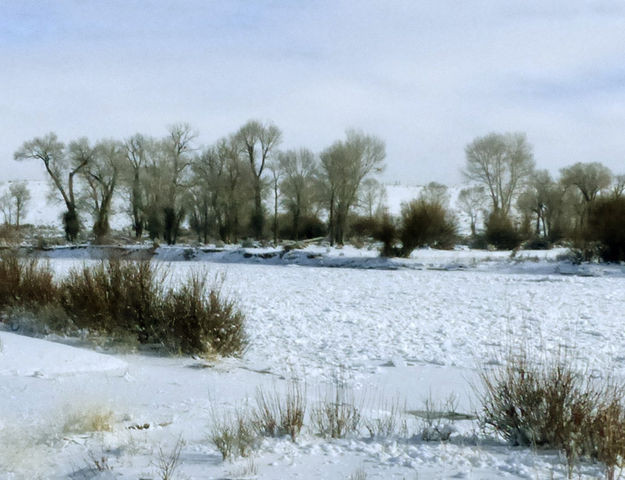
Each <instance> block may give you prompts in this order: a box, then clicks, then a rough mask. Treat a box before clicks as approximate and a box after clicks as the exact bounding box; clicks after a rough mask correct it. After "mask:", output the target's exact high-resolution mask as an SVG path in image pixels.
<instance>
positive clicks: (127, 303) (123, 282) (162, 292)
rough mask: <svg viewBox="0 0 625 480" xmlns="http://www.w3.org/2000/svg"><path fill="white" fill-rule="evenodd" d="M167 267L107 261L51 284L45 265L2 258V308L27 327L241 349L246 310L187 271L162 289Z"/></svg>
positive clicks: (193, 349)
mask: <svg viewBox="0 0 625 480" xmlns="http://www.w3.org/2000/svg"><path fill="white" fill-rule="evenodd" d="M165 279H166V275H165V273H163V272H162V271H160V270H159V269H158V268H157V267H155V266H154V265H153V264H152V263H150V261H148V260H146V261H138V262H133V261H124V260H118V259H115V260H107V261H103V262H101V263H99V264H98V265H95V266H88V265H84V266H83V267H82V268H79V269H73V270H71V271H70V273H69V274H68V276H67V277H66V278H64V279H63V280H61V281H60V282H56V281H55V280H54V276H53V273H52V270H51V268H50V266H49V265H48V264H41V263H40V262H38V261H37V260H36V259H20V258H18V257H17V255H15V254H5V255H3V256H2V257H0V311H1V312H2V313H3V314H4V315H5V316H8V318H9V320H10V321H11V322H12V323H15V325H16V328H22V329H23V330H24V331H25V332H27V333H38V334H39V333H43V334H47V333H52V332H54V333H61V334H68V333H71V331H73V330H75V329H85V330H87V331H88V332H89V333H90V334H103V335H106V336H110V337H112V338H115V339H130V340H131V341H138V342H139V343H142V344H146V343H159V344H162V345H164V346H166V347H167V348H169V349H171V350H174V351H176V352H180V353H185V354H195V353H200V354H202V353H218V354H221V355H239V354H242V353H243V352H244V350H245V347H246V346H247V337H246V335H245V331H244V315H243V313H242V312H241V311H240V310H239V308H238V306H237V304H236V302H234V301H233V300H229V299H224V298H223V296H222V294H221V290H220V289H219V288H218V286H214V287H212V288H209V286H208V284H207V281H206V277H205V276H201V275H198V274H192V275H191V277H190V278H189V279H188V280H187V281H186V283H184V284H183V285H182V286H181V287H180V288H179V289H177V290H175V289H172V288H170V289H168V290H166V289H164V288H163V287H162V285H163V284H164V281H165Z"/></svg>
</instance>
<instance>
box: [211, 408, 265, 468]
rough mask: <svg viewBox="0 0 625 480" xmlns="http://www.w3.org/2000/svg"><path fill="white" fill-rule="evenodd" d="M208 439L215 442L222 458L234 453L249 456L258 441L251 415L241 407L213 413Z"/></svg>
mask: <svg viewBox="0 0 625 480" xmlns="http://www.w3.org/2000/svg"><path fill="white" fill-rule="evenodd" d="M210 440H211V441H212V442H213V443H214V444H215V446H216V447H217V450H219V452H220V453H221V456H222V458H223V459H224V460H227V459H230V458H232V457H233V456H234V455H238V456H241V457H247V456H249V455H250V454H251V453H252V452H253V451H254V449H255V448H256V445H257V443H258V437H257V435H256V431H255V428H254V423H253V420H252V418H251V416H250V415H249V414H248V413H247V411H246V410H244V409H243V408H239V409H237V410H235V411H234V412H230V413H229V414H227V413H222V414H221V415H216V414H213V422H212V425H211V431H210Z"/></svg>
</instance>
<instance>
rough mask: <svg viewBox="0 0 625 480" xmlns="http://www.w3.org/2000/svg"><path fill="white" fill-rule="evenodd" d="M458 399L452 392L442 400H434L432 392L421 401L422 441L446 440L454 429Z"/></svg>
mask: <svg viewBox="0 0 625 480" xmlns="http://www.w3.org/2000/svg"><path fill="white" fill-rule="evenodd" d="M457 404H458V400H457V397H456V395H454V394H453V393H452V394H450V395H449V397H447V399H446V400H445V401H444V402H436V401H434V399H433V398H432V394H431V393H430V395H428V397H427V398H426V399H425V400H424V401H423V411H422V412H421V413H422V422H423V426H422V429H421V440H423V441H424V442H446V441H448V440H449V439H450V437H451V434H452V433H453V431H454V429H453V428H452V426H451V425H450V423H453V418H454V415H455V414H456V408H457Z"/></svg>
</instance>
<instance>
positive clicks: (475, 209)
mask: <svg viewBox="0 0 625 480" xmlns="http://www.w3.org/2000/svg"><path fill="white" fill-rule="evenodd" d="M487 200H488V197H487V195H486V191H485V190H484V186H483V185H474V186H472V187H467V188H463V189H462V190H460V193H459V194H458V207H459V208H460V211H462V212H464V213H466V214H467V216H468V217H469V221H470V222H471V235H472V236H474V237H475V235H476V233H477V232H476V228H475V225H476V223H477V218H478V216H479V214H480V212H481V211H482V210H483V209H484V203H485V202H486V201H487Z"/></svg>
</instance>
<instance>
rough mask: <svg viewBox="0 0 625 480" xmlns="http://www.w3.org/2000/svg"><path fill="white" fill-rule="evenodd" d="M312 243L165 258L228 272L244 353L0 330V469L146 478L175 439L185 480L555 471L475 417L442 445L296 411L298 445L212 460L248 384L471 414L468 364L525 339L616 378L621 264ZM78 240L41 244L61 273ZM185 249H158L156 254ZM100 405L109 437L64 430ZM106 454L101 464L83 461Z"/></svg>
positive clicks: (268, 444)
mask: <svg viewBox="0 0 625 480" xmlns="http://www.w3.org/2000/svg"><path fill="white" fill-rule="evenodd" d="M315 248H317V249H319V248H320V247H310V249H311V250H309V251H306V252H305V253H303V254H301V253H300V254H297V255H298V258H305V259H307V260H309V261H310V263H308V264H306V263H305V262H303V260H302V262H301V263H298V262H295V261H288V258H287V260H284V259H280V257H279V256H278V257H275V256H274V257H271V256H270V257H267V258H263V257H262V256H258V255H255V254H256V253H271V250H267V251H257V250H248V251H240V250H229V249H226V253H223V252H221V253H219V252H218V253H215V252H212V253H211V252H199V253H198V252H196V255H195V256H192V255H190V254H188V253H187V254H186V255H187V256H186V258H187V259H189V258H193V259H192V260H187V261H175V262H167V264H166V267H167V268H168V269H169V272H170V277H169V278H170V280H169V281H171V282H178V281H179V279H180V278H181V277H184V276H186V275H188V274H189V273H190V272H191V271H198V270H200V271H204V272H206V274H208V275H209V276H215V277H216V278H217V277H223V291H224V293H226V294H228V295H230V296H232V297H234V298H236V299H238V300H239V302H240V304H241V308H242V309H243V311H244V312H245V314H246V317H247V331H248V333H249V337H250V346H249V349H248V351H247V352H246V353H245V355H244V356H243V358H242V359H222V360H216V361H215V360H203V359H194V358H188V357H162V356H156V355H153V354H146V353H123V352H111V351H98V349H96V348H94V347H92V346H91V347H90V346H89V345H84V344H81V343H80V342H78V341H76V340H67V339H65V340H63V339H56V340H61V342H60V343H59V342H53V341H51V340H54V339H33V338H28V337H23V336H20V335H18V334H17V333H13V332H10V331H8V330H7V331H0V341H1V342H2V351H1V352H0V412H1V416H0V472H1V473H0V478H2V479H21V478H25V479H26V478H28V479H30V478H54V479H61V478H94V477H95V478H128V479H131V478H132V479H136V478H145V479H147V478H153V479H157V478H161V477H160V476H159V470H158V467H157V466H156V464H157V463H158V459H159V456H160V452H161V451H162V452H163V455H165V456H166V455H167V454H168V452H170V451H171V450H172V448H173V447H174V445H175V444H176V442H177V440H178V439H179V438H183V439H184V441H185V445H184V446H183V448H182V453H181V457H180V474H181V476H180V478H198V479H204V478H206V479H225V478H262V479H265V478H267V479H287V478H299V479H317V478H327V479H347V478H350V476H354V475H355V474H356V472H358V471H359V470H360V471H364V472H365V473H366V478H368V479H388V478H397V479H403V478H405V479H414V478H419V479H424V478H475V479H483V478H484V479H495V478H528V479H536V478H539V479H540V478H563V477H564V476H565V471H566V469H565V467H564V462H563V460H562V459H561V458H560V457H559V455H558V454H557V453H555V452H550V451H532V450H530V449H525V448H512V447H509V446H507V445H505V444H504V443H503V442H501V441H499V440H497V439H496V438H495V437H493V436H492V435H489V434H485V433H483V432H482V431H481V430H480V429H479V426H478V424H477V422H476V421H474V420H462V421H456V422H455V423H454V424H453V425H452V429H453V432H454V433H453V434H452V436H451V439H450V440H449V441H448V442H436V441H435V442H426V441H423V440H422V439H421V438H420V437H419V433H420V432H421V431H422V429H423V421H422V420H420V419H419V418H418V417H416V416H414V415H412V414H410V413H408V414H406V417H407V418H408V433H407V434H403V435H398V436H392V437H390V438H378V439H373V440H372V439H370V438H368V435H367V433H366V430H364V429H363V431H361V432H360V433H359V434H358V435H354V436H352V437H350V438H347V439H343V440H327V439H322V438H320V437H318V436H317V435H315V431H314V428H312V425H311V424H310V422H307V423H308V426H307V427H305V429H304V432H303V434H302V436H301V437H300V438H299V439H298V440H297V442H295V443H293V442H291V441H290V440H289V439H288V438H278V439H275V438H268V439H265V440H263V442H262V444H261V445H260V446H259V448H258V450H257V451H256V453H255V454H254V456H253V457H252V460H249V459H237V460H234V461H225V462H224V461H222V460H221V456H220V454H219V452H218V451H217V449H216V448H215V446H214V445H212V443H211V442H210V441H209V432H210V425H211V423H212V422H213V419H214V418H215V417H219V416H220V415H222V412H226V411H229V410H231V409H233V408H236V407H242V406H244V405H245V404H246V402H247V404H249V405H253V404H254V398H255V392H256V389H257V387H259V386H262V387H263V388H264V389H266V390H273V389H277V390H281V391H282V390H284V389H285V388H286V384H287V383H288V381H289V380H290V379H298V380H301V381H302V382H305V385H306V397H307V398H308V405H309V409H310V407H311V406H312V405H314V404H315V402H318V401H319V399H320V397H322V396H323V393H324V392H325V391H326V389H327V388H328V386H329V385H331V384H332V383H333V382H334V381H335V380H336V379H337V378H340V379H342V380H343V381H345V382H346V383H347V385H349V387H350V388H351V389H353V391H354V395H355V396H356V401H357V403H358V404H359V405H360V406H361V407H362V409H363V412H364V415H365V416H374V415H378V414H380V411H382V410H384V409H385V408H386V407H385V404H386V405H388V403H389V402H391V401H392V400H393V399H397V398H399V399H400V400H401V402H405V404H406V410H407V411H409V412H414V411H418V410H423V408H424V401H425V399H427V398H428V397H429V396H431V397H432V399H433V400H434V402H435V403H439V404H442V403H443V402H444V401H445V400H446V399H447V398H448V397H449V395H450V394H454V395H455V396H456V397H457V408H456V410H457V411H458V412H461V413H466V414H471V413H474V412H475V410H476V409H477V404H476V403H477V402H476V398H475V394H474V392H473V390H472V388H471V384H472V383H475V382H476V380H477V373H476V372H477V371H478V369H479V368H480V367H482V366H484V365H490V364H497V363H498V362H499V361H500V360H501V358H502V357H503V356H504V355H505V353H506V352H507V351H508V349H509V348H510V347H511V346H515V345H518V344H519V343H521V342H524V343H525V344H526V345H527V346H528V348H530V349H531V351H534V352H536V353H537V354H542V353H548V352H559V351H561V350H562V349H566V350H569V351H570V353H571V354H572V355H573V356H574V357H575V358H577V360H578V362H579V365H580V367H584V368H587V369H588V370H589V372H590V374H592V375H595V376H606V375H613V376H615V377H616V378H618V379H625V355H623V352H625V333H624V331H623V328H622V312H623V311H625V295H623V291H624V290H623V280H624V278H623V277H624V276H625V275H624V271H623V267H622V266H600V265H593V266H584V267H578V266H574V265H571V264H568V263H566V262H562V261H557V260H556V254H557V252H519V254H517V256H515V257H514V258H510V254H509V253H507V254H499V253H491V252H473V251H467V250H460V251H450V252H438V251H432V250H422V251H417V252H415V254H414V255H413V258H412V259H409V260H406V261H404V262H405V263H404V264H403V265H400V266H397V265H395V267H397V268H395V267H394V269H389V268H384V265H382V266H380V267H379V268H378V267H376V268H326V267H325V266H324V261H327V262H330V261H331V260H332V259H333V258H334V259H343V260H345V259H350V260H349V261H348V262H347V263H342V264H341V263H340V262H339V263H336V264H333V266H335V267H339V266H349V267H358V266H360V267H366V266H368V264H367V262H369V261H370V260H372V259H374V254H373V253H368V252H367V251H357V250H350V249H343V250H340V251H339V250H330V251H326V250H323V251H321V250H315ZM78 252H81V250H74V257H72V255H70V254H69V253H68V251H65V252H63V251H57V252H56V254H53V255H51V257H53V258H51V259H50V262H51V265H52V266H53V267H54V269H55V271H56V272H57V274H58V275H63V274H64V273H65V272H67V271H68V269H69V268H71V267H72V266H76V265H80V264H81V263H82V262H83V261H90V260H84V258H86V257H87V255H86V254H84V252H83V254H84V255H83V259H77V258H75V257H76V256H77V255H78V256H80V254H78ZM246 253H247V254H250V253H251V254H252V255H249V256H246ZM289 253H292V252H289ZM222 254H223V256H226V257H227V255H230V256H231V257H230V258H227V259H226V260H224V259H223V258H219V255H222ZM313 254H315V255H316V254H319V255H318V256H315V255H313ZM341 254H342V255H341ZM184 255H185V254H184V250H183V249H181V250H176V249H170V250H167V249H162V250H159V251H158V252H157V256H156V258H157V259H158V258H161V259H162V260H164V261H166V260H172V259H173V260H182V259H184ZM211 255H212V256H211ZM215 255H217V257H216V256H215ZM294 255H295V254H294ZM523 256H525V258H519V257H523ZM180 257H183V258H180ZM235 257H236V258H237V259H238V260H237V261H235ZM210 260H213V261H210ZM337 261H338V260H337ZM272 262H273V263H272ZM315 262H316V263H315ZM311 265H316V266H317V267H318V268H311ZM94 412H111V414H112V415H111V417H110V418H111V420H110V421H111V423H112V431H111V432H100V433H90V432H88V431H74V430H72V429H69V430H68V428H67V425H68V424H71V421H70V420H71V419H75V418H77V417H78V418H80V417H81V416H82V417H89V416H90V415H93V414H94ZM145 425H147V426H148V427H147V428H141V429H140V428H138V427H143V426H145ZM102 457H105V458H106V460H105V463H106V465H107V466H108V467H110V470H107V471H105V472H97V471H96V472H94V470H96V469H95V462H96V460H97V461H98V463H99V464H102V462H103V460H102ZM578 473H579V476H580V478H597V477H598V476H600V475H601V468H600V466H598V465H590V464H583V465H582V466H580V467H579V469H578V470H576V476H577V474H578Z"/></svg>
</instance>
